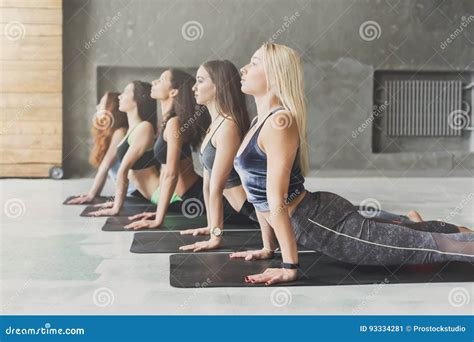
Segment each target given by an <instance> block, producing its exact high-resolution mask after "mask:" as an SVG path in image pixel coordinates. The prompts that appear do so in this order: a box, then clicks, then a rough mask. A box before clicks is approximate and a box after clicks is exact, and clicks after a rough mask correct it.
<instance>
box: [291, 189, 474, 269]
mask: <svg viewBox="0 0 474 342" xmlns="http://www.w3.org/2000/svg"><path fill="white" fill-rule="evenodd" d="M291 221H292V226H293V230H294V232H295V236H296V240H297V241H298V243H299V244H300V245H302V246H304V247H306V248H308V249H313V250H316V251H319V252H321V253H323V254H326V255H329V256H330V257H333V258H334V259H337V260H340V261H343V262H348V263H353V264H358V265H399V264H423V263H433V262H447V261H465V262H474V233H467V234H466V233H454V230H455V229H456V230H457V227H456V226H454V225H452V224H449V223H444V222H439V221H427V222H419V223H413V224H410V226H408V225H400V224H393V223H388V222H378V221H375V220H372V219H367V218H365V217H363V216H361V215H360V214H359V213H358V212H357V210H356V209H355V208H354V206H353V205H352V204H351V203H350V202H349V201H347V200H346V199H344V198H342V197H340V196H338V195H336V194H333V193H330V192H314V193H311V192H308V193H306V195H305V197H304V198H303V200H302V201H301V202H300V203H299V204H298V206H297V207H296V208H295V210H294V212H293V214H292V217H291Z"/></svg>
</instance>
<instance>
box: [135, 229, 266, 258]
mask: <svg viewBox="0 0 474 342" xmlns="http://www.w3.org/2000/svg"><path fill="white" fill-rule="evenodd" d="M235 229H246V227H245V226H243V225H240V226H239V225H228V226H226V228H225V230H226V231H225V233H224V235H223V236H222V244H221V246H220V247H219V248H218V249H215V250H213V251H219V252H231V251H241V250H248V249H256V248H262V233H261V232H260V231H259V230H255V229H253V230H251V231H236V230H235ZM251 229H252V228H251ZM206 240H209V236H208V235H199V236H192V235H181V234H180V233H179V232H150V233H136V234H135V235H134V236H133V242H132V246H131V247H130V252H132V253H193V252H192V251H189V252H188V251H180V250H179V247H181V246H184V245H190V244H192V243H195V242H198V241H206ZM205 252H210V251H205Z"/></svg>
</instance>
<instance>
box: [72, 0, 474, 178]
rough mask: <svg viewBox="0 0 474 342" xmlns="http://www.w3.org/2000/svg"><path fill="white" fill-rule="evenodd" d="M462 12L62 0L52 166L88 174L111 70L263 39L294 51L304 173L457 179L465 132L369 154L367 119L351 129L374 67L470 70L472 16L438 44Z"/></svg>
mask: <svg viewBox="0 0 474 342" xmlns="http://www.w3.org/2000/svg"><path fill="white" fill-rule="evenodd" d="M473 14H474V2H473V1H472V0H458V1H454V0H451V1H450V0H445V1H434V0H430V1H428V0H426V1H422V0H417V1H385V0H380V1H368V0H367V1H363V0H355V1H350V0H312V1H288V0H287V1H283V0H278V1H258V0H257V1H256V0H246V1H237V0H234V1H212V0H209V1H207V0H203V1H200V0H198V1H191V0H177V1H176V0H174V1H161V0H133V1H129V0H67V1H64V167H65V169H66V171H67V174H68V175H70V176H87V175H91V172H92V169H91V168H90V167H89V165H88V163H87V156H88V152H89V149H90V137H89V131H90V125H91V117H92V113H93V112H94V105H95V104H96V101H97V99H98V93H99V91H102V88H103V87H104V86H108V87H114V89H110V90H121V89H122V88H123V87H124V86H125V84H126V82H127V81H126V79H125V77H123V76H120V75H117V70H122V69H120V68H123V70H128V71H129V72H130V73H131V74H133V73H134V72H137V71H136V70H137V68H145V69H144V70H146V71H145V74H144V73H143V72H141V75H143V78H145V79H147V80H152V79H154V78H156V77H157V76H158V75H159V71H160V70H161V69H162V68H163V67H168V66H175V67H186V68H188V67H189V68H192V67H196V66H198V65H199V64H200V63H202V62H204V61H206V60H209V59H216V58H225V59H230V60H231V61H233V62H234V63H235V64H236V65H237V66H238V67H240V66H242V65H244V64H245V63H247V62H248V61H249V58H250V56H251V55H252V54H253V52H254V51H255V50H256V49H257V48H258V47H259V46H260V44H261V43H262V42H264V41H267V40H269V39H273V40H274V41H275V42H278V43H282V44H287V45H289V46H291V47H293V48H295V49H296V50H298V51H299V52H300V53H301V54H302V57H303V62H304V69H305V78H306V96H307V101H308V110H309V122H308V134H309V137H310V139H309V141H310V146H311V156H310V159H311V166H312V170H313V174H317V175H325V174H330V175H333V176H334V175H337V174H339V173H345V174H348V173H350V172H352V173H353V174H355V175H365V174H372V175H374V174H375V175H380V176H384V175H387V176H388V175H411V174H414V173H416V172H418V174H419V173H422V174H423V175H427V176H429V175H435V174H437V175H440V174H442V175H454V174H457V175H459V174H463V175H469V170H471V171H472V168H473V166H474V158H473V154H472V153H471V152H469V151H468V150H466V149H464V150H463V148H462V146H465V145H466V144H465V141H466V139H469V136H467V137H466V135H464V136H463V137H461V138H459V139H460V140H459V146H460V148H459V149H456V142H454V148H453V143H452V142H451V143H450V145H449V146H448V147H449V148H445V147H444V146H442V143H440V142H439V141H438V140H437V139H433V143H432V144H426V145H429V146H427V148H426V149H423V151H418V152H400V153H377V154H375V153H373V152H372V129H371V127H369V128H366V129H363V130H362V132H361V133H360V134H359V135H357V137H356V138H354V137H353V134H352V133H353V131H354V130H356V129H357V128H358V127H360V126H361V125H362V124H363V123H364V122H365V121H366V120H367V118H369V117H370V116H371V111H372V105H373V82H374V80H373V76H374V72H375V71H376V70H415V71H417V70H420V71H423V70H434V71H436V70H450V71H453V70H454V71H463V70H471V71H472V70H473V69H474V64H473V58H472V56H473V55H474V47H473V45H474V44H473V43H474V35H473V31H474V22H472V23H470V26H468V27H467V28H465V29H464V31H463V32H462V33H461V34H459V35H457V36H456V38H455V39H454V40H453V41H452V42H451V43H449V44H448V45H447V46H446V47H445V48H442V47H441V44H442V43H443V42H445V41H446V39H447V38H448V37H449V36H450V35H451V34H452V33H453V32H454V31H455V30H456V29H457V28H459V26H460V24H461V22H462V20H463V17H464V19H465V18H466V17H467V18H468V17H469V16H470V15H473ZM192 21H196V22H197V23H194V24H193V23H191V24H189V22H192ZM367 21H375V22H376V23H377V24H378V25H379V27H380V30H379V31H378V32H376V33H378V34H379V35H380V36H379V37H378V38H376V39H373V40H371V39H372V36H370V32H368V33H367V35H365V36H364V34H362V35H361V33H360V27H361V25H362V24H363V23H365V22H367ZM186 24H188V25H191V28H190V29H189V31H186V29H185V28H186V27H187V26H186ZM193 25H194V28H197V29H196V30H194V31H193V29H192V27H193ZM183 28H184V31H183ZM195 34H196V35H195ZM362 36H364V37H362ZM94 37H96V38H97V39H96V38H94ZM93 38H94V39H93ZM362 38H365V39H362ZM99 68H100V72H99ZM109 69H110V77H108V70H109ZM154 70H156V72H154ZM471 145H472V144H471Z"/></svg>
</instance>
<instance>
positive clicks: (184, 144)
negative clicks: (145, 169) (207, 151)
mask: <svg viewBox="0 0 474 342" xmlns="http://www.w3.org/2000/svg"><path fill="white" fill-rule="evenodd" d="M195 81H196V80H195V79H194V77H193V76H191V75H189V74H188V73H186V72H184V71H182V70H179V69H168V70H166V71H164V72H163V73H162V74H161V76H160V78H159V79H157V80H154V81H153V87H152V89H151V97H152V98H154V99H157V100H160V103H161V112H162V115H163V118H162V128H161V132H160V135H159V136H158V138H157V140H156V143H155V146H154V151H155V158H156V159H157V160H158V161H159V162H160V163H161V173H160V182H159V184H158V186H157V187H156V188H155V191H154V192H153V195H152V198H153V201H154V202H156V203H157V210H156V212H145V213H141V214H138V215H135V216H132V217H130V219H132V220H138V221H136V222H132V223H131V224H129V225H127V226H126V227H125V228H132V229H141V228H157V227H159V226H160V225H161V224H162V223H163V220H164V217H165V215H166V212H167V211H168V208H170V205H172V207H173V208H175V209H176V210H180V211H181V212H183V213H185V212H186V211H187V210H188V206H189V209H191V208H192V207H193V208H195V207H196V206H199V207H201V211H202V210H203V209H204V208H203V206H204V205H203V203H202V201H203V199H202V184H203V181H202V178H201V177H200V176H199V175H198V174H197V173H196V172H195V171H194V164H193V158H192V151H193V150H197V148H198V147H199V146H200V144H201V141H202V138H203V137H204V135H205V132H206V129H207V128H208V126H209V121H210V118H209V113H208V111H207V109H206V107H204V106H199V105H197V104H196V100H195V98H194V94H193V91H192V87H193V85H194V83H195ZM152 218H154V219H152Z"/></svg>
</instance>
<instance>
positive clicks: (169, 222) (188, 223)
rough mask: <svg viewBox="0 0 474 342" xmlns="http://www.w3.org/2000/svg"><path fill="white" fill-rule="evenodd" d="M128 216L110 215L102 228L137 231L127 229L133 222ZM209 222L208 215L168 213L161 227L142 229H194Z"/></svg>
mask: <svg viewBox="0 0 474 342" xmlns="http://www.w3.org/2000/svg"><path fill="white" fill-rule="evenodd" d="M132 222H133V221H130V220H129V219H128V218H127V217H109V218H108V219H107V221H105V224H104V226H103V227H102V230H103V231H105V232H123V231H125V232H128V231H130V232H136V230H133V229H125V228H124V226H126V225H127V224H129V223H132ZM206 224H207V220H206V216H197V217H194V218H187V217H185V216H181V215H180V216H178V215H177V216H171V215H166V217H165V220H164V222H163V224H162V225H161V226H160V227H159V228H152V229H149V228H144V229H142V231H146V232H153V231H155V232H156V231H161V232H163V231H179V230H184V229H192V228H201V227H205V226H206Z"/></svg>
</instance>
